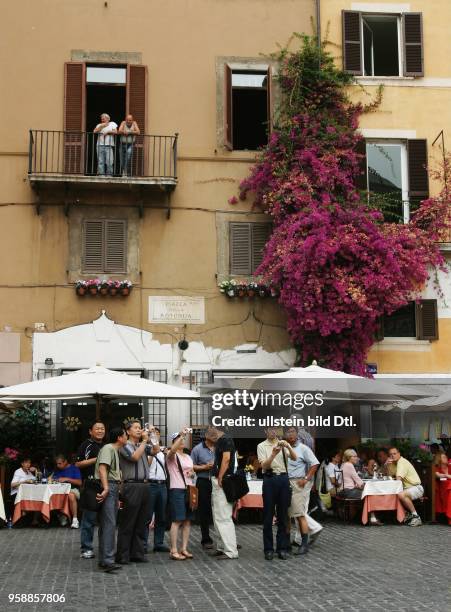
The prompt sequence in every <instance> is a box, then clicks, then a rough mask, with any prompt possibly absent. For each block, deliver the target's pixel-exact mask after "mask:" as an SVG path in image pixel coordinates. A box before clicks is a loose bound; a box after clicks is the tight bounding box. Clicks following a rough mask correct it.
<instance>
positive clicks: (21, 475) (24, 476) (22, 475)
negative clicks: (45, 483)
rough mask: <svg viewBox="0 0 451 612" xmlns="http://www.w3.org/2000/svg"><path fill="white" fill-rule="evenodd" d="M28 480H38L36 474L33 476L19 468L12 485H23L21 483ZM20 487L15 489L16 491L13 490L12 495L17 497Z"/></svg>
mask: <svg viewBox="0 0 451 612" xmlns="http://www.w3.org/2000/svg"><path fill="white" fill-rule="evenodd" d="M26 480H36V476H35V475H34V474H32V473H31V472H28V473H27V472H24V470H23V469H22V468H19V469H18V470H16V471H15V472H14V476H13V479H12V481H11V484H13V483H16V482H18V483H21V482H25V481H26ZM18 488H19V487H15V488H14V489H11V495H15V494H16V493H17V489H18Z"/></svg>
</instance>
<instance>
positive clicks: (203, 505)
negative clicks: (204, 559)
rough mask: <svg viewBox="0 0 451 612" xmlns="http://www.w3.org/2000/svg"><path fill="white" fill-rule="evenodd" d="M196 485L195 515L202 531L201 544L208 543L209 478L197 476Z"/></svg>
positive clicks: (209, 511)
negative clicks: (197, 499)
mask: <svg viewBox="0 0 451 612" xmlns="http://www.w3.org/2000/svg"><path fill="white" fill-rule="evenodd" d="M196 486H197V488H198V490H199V505H198V507H197V517H198V519H199V524H200V530H201V533H202V540H201V544H208V543H210V542H212V539H211V537H210V525H211V521H212V513H211V480H210V479H209V478H198V479H197V481H196Z"/></svg>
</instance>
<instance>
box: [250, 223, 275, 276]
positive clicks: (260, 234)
mask: <svg viewBox="0 0 451 612" xmlns="http://www.w3.org/2000/svg"><path fill="white" fill-rule="evenodd" d="M270 235H271V224H270V223H251V237H252V249H251V255H252V260H251V273H252V274H254V272H255V270H256V269H257V268H258V266H259V265H260V264H261V262H262V261H263V250H264V248H265V245H266V243H267V242H268V238H269V236H270Z"/></svg>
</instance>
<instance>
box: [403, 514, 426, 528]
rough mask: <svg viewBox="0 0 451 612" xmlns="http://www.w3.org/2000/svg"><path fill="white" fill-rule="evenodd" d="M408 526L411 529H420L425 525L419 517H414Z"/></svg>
mask: <svg viewBox="0 0 451 612" xmlns="http://www.w3.org/2000/svg"><path fill="white" fill-rule="evenodd" d="M407 524H408V525H409V527H419V526H420V525H422V524H423V521H422V520H421V519H420V517H419V516H412V518H411V519H410V521H409V522H408V523H407Z"/></svg>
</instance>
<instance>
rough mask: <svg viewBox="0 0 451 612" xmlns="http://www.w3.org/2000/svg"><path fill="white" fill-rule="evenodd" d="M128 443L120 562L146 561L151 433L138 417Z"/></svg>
mask: <svg viewBox="0 0 451 612" xmlns="http://www.w3.org/2000/svg"><path fill="white" fill-rule="evenodd" d="M126 430H127V435H128V442H127V444H126V445H125V446H124V447H123V448H121V449H120V450H119V462H120V466H121V472H122V479H123V482H124V484H123V491H122V497H123V502H124V509H123V511H122V516H121V522H120V524H119V531H118V537H117V553H116V562H117V563H120V564H121V565H128V563H129V562H130V561H134V562H135V563H146V562H147V559H146V558H145V557H144V550H145V546H146V540H147V538H146V528H147V523H148V521H149V508H150V497H149V465H148V462H147V454H146V447H147V440H148V436H149V434H148V432H147V431H146V430H143V429H141V423H140V422H139V421H138V420H134V421H131V422H129V423H127V425H126Z"/></svg>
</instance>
